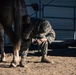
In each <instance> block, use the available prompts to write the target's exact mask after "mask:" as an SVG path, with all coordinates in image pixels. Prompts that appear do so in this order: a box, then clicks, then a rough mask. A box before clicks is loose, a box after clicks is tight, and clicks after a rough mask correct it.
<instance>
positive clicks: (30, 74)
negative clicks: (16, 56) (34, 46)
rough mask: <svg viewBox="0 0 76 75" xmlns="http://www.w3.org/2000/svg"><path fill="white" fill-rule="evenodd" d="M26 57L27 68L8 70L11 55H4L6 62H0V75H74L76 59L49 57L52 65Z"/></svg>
mask: <svg viewBox="0 0 76 75" xmlns="http://www.w3.org/2000/svg"><path fill="white" fill-rule="evenodd" d="M31 53H32V55H28V57H27V58H26V59H27V67H25V68H23V67H20V66H18V67H16V68H9V65H10V62H11V60H12V55H11V54H9V53H7V54H6V59H7V60H6V62H5V63H4V62H0V75H76V57H73V56H53V55H52V56H51V55H48V59H49V60H51V61H53V62H54V63H41V62H40V59H41V56H39V57H38V56H35V55H33V53H34V51H31Z"/></svg>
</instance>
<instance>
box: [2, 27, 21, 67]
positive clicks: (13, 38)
mask: <svg viewBox="0 0 76 75" xmlns="http://www.w3.org/2000/svg"><path fill="white" fill-rule="evenodd" d="M4 30H5V33H6V34H7V35H8V37H9V38H10V40H11V43H12V45H13V49H14V52H13V60H12V62H11V65H10V66H13V67H16V66H17V65H19V61H20V59H19V50H20V42H17V40H16V36H15V33H14V31H13V30H12V27H10V26H4Z"/></svg>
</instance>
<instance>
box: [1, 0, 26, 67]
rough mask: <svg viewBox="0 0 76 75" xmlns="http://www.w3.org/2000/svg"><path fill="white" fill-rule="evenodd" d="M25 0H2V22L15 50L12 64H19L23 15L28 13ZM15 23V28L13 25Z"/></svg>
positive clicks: (14, 65)
mask: <svg viewBox="0 0 76 75" xmlns="http://www.w3.org/2000/svg"><path fill="white" fill-rule="evenodd" d="M26 14H27V11H26V5H25V2H24V0H0V23H1V25H2V26H3V29H4V31H5V33H6V34H7V35H8V37H9V39H10V40H11V43H12V46H13V49H14V52H13V54H14V55H13V60H12V62H11V65H12V66H13V67H16V66H17V65H19V61H20V59H19V50H20V40H21V28H22V15H26ZM13 23H14V28H12V25H13ZM3 54H4V53H3Z"/></svg>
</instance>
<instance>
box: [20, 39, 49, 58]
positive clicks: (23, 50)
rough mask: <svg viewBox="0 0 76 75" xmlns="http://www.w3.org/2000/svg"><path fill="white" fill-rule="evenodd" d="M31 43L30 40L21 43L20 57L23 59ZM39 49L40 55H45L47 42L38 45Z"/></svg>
mask: <svg viewBox="0 0 76 75" xmlns="http://www.w3.org/2000/svg"><path fill="white" fill-rule="evenodd" d="M31 43H33V42H32V41H31V40H30V39H29V40H26V41H24V42H23V45H22V48H21V57H22V58H24V57H26V56H27V54H28V50H29V47H30V45H31ZM40 49H41V53H42V55H47V50H48V42H47V41H44V42H42V43H41V44H40Z"/></svg>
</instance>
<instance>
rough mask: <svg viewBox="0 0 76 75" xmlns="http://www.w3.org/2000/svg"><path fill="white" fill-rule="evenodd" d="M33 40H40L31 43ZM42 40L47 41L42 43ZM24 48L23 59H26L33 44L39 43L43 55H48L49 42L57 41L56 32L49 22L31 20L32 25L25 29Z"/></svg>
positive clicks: (23, 35)
mask: <svg viewBox="0 0 76 75" xmlns="http://www.w3.org/2000/svg"><path fill="white" fill-rule="evenodd" d="M32 38H34V39H36V40H38V41H39V42H36V41H31V40H32ZM41 38H47V41H44V42H43V41H41V40H40V39H41ZM22 39H23V46H22V49H21V51H22V55H21V56H22V57H26V56H27V53H28V49H29V47H30V45H31V43H34V42H35V43H38V44H39V45H40V47H41V51H42V55H47V49H48V42H49V43H52V42H53V41H54V39H55V32H54V30H53V29H52V26H51V25H50V23H49V21H48V20H42V19H38V18H37V19H35V18H31V24H29V25H27V26H26V27H23V32H22Z"/></svg>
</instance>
